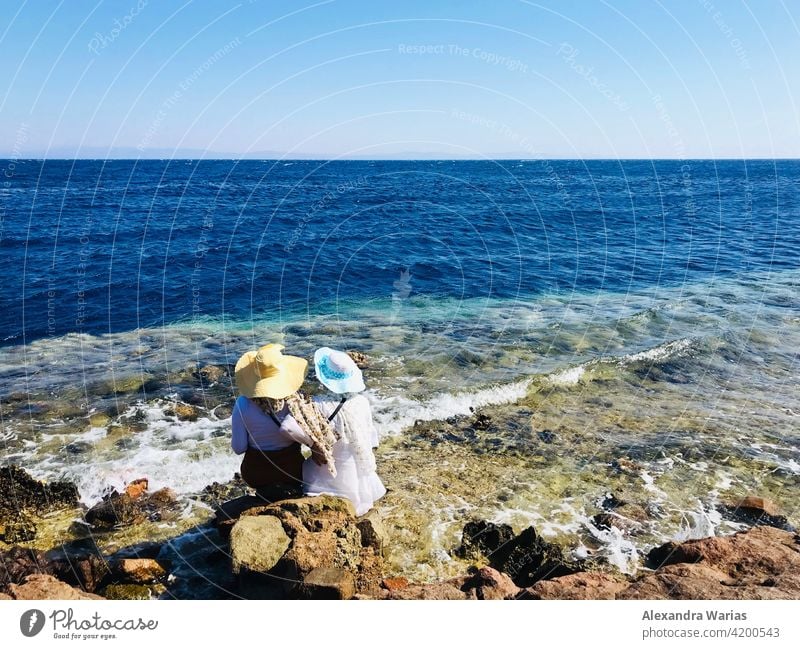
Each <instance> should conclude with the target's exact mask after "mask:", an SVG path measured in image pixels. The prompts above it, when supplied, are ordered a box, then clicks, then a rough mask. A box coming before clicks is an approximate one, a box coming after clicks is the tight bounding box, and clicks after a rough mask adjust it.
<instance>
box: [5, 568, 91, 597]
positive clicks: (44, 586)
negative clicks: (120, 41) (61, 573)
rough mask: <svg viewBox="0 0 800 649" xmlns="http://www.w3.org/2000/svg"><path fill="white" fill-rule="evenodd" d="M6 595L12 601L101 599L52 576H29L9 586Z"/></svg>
mask: <svg viewBox="0 0 800 649" xmlns="http://www.w3.org/2000/svg"><path fill="white" fill-rule="evenodd" d="M8 594H9V595H11V597H13V598H14V599H103V598H102V597H100V596H99V595H94V594H92V593H84V592H83V591H81V590H78V589H77V588H73V587H72V586H70V585H69V584H65V583H64V582H63V581H59V580H58V579H56V578H55V577H53V576H52V575H41V574H40V575H29V576H27V577H25V578H24V579H23V580H22V583H21V584H10V585H9V586H8Z"/></svg>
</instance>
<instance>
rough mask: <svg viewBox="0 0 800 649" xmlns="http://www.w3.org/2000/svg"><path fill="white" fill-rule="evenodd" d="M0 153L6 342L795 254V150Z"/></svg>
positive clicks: (656, 274) (717, 274)
mask: <svg viewBox="0 0 800 649" xmlns="http://www.w3.org/2000/svg"><path fill="white" fill-rule="evenodd" d="M0 164H2V166H3V168H4V169H6V174H5V175H6V177H5V178H4V179H3V181H4V183H0V184H2V185H3V187H2V191H0V210H1V213H2V227H0V260H2V273H3V281H2V286H1V287H0V333H1V335H0V338H1V339H2V344H3V345H18V344H21V343H23V342H30V341H33V340H36V339H38V338H42V337H51V336H60V335H62V334H66V333H69V332H84V333H90V334H100V333H104V332H120V331H127V330H131V329H135V328H137V327H159V326H162V325H165V324H170V323H176V322H178V323H180V322H190V321H196V320H198V319H211V320H217V319H219V320H224V319H226V318H229V319H234V320H237V321H242V320H244V321H247V320H249V319H264V318H266V319H272V318H278V319H281V318H290V317H293V316H295V315H297V314H304V313H311V314H319V313H323V314H324V313H327V312H333V311H336V312H340V311H341V310H343V309H347V308H348V305H352V304H361V305H363V304H365V303H366V304H370V303H375V304H376V305H380V304H382V303H383V302H384V301H387V302H390V301H391V300H392V299H398V297H399V298H406V297H411V298H416V299H421V298H426V299H430V300H433V301H436V300H440V299H445V298H446V299H454V300H456V303H458V301H459V300H469V299H472V298H487V299H489V300H492V299H495V298H497V299H515V298H530V297H534V298H535V297H536V296H542V295H550V294H555V295H564V294H569V293H572V292H575V293H580V294H587V293H592V292H599V291H610V292H614V293H625V292H627V291H630V290H639V291H641V290H647V289H648V288H649V287H670V286H672V287H674V286H680V285H682V284H684V283H698V282H703V281H709V280H711V279H712V278H721V277H730V276H737V275H747V274H748V273H764V272H766V273H769V272H772V271H782V270H786V269H796V268H798V267H800V254H798V253H799V251H800V162H798V161H768V160H749V161H695V160H692V161H683V162H681V161H539V160H530V161H496V162H493V161H475V162H470V161H455V162H448V161H408V162H399V161H363V162H361V161H339V162H336V161H334V162H320V161H238V162H237V161H199V162H198V161H186V160H177V161H85V160H81V161H55V160H54V161H46V162H43V161H33V160H21V161H4V162H2V163H0ZM9 170H11V171H10V173H9Z"/></svg>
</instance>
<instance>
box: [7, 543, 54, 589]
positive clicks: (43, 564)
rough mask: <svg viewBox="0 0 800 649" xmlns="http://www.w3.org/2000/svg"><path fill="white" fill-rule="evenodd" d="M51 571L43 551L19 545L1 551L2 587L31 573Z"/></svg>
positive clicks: (16, 581) (19, 580)
mask: <svg viewBox="0 0 800 649" xmlns="http://www.w3.org/2000/svg"><path fill="white" fill-rule="evenodd" d="M51 572H52V569H51V567H50V563H49V561H48V560H47V558H46V557H45V555H44V553H43V552H39V551H37V550H32V549H30V548H24V547H21V546H18V545H15V546H12V547H10V548H9V549H8V550H6V551H4V552H0V588H2V587H5V586H8V584H14V583H19V582H21V581H22V580H23V579H24V578H25V577H27V576H29V575H34V574H40V573H51Z"/></svg>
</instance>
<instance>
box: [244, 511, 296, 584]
mask: <svg viewBox="0 0 800 649" xmlns="http://www.w3.org/2000/svg"><path fill="white" fill-rule="evenodd" d="M290 542H291V540H290V539H289V537H288V536H287V534H286V532H284V530H283V525H282V524H281V521H280V520H279V519H278V518H276V517H275V516H266V515H265V516H244V517H243V518H241V519H240V520H239V522H237V523H236V525H234V526H233V530H231V559H232V560H233V572H234V574H237V575H238V574H240V573H242V572H243V571H248V570H249V571H253V572H268V571H269V570H272V568H273V567H275V564H276V563H278V561H280V560H281V558H282V557H283V555H284V554H285V553H286V550H288V549H289V544H290Z"/></svg>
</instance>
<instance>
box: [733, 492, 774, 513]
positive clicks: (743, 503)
mask: <svg viewBox="0 0 800 649" xmlns="http://www.w3.org/2000/svg"><path fill="white" fill-rule="evenodd" d="M733 506H734V507H736V508H738V509H752V510H754V511H756V512H758V513H759V514H766V515H767V516H780V515H781V511H780V509H779V508H778V506H777V505H776V504H775V503H774V502H772V501H771V500H767V499H766V498H759V497H757V496H747V497H746V498H742V499H741V500H740V501H739V502H737V503H734V504H733Z"/></svg>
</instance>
